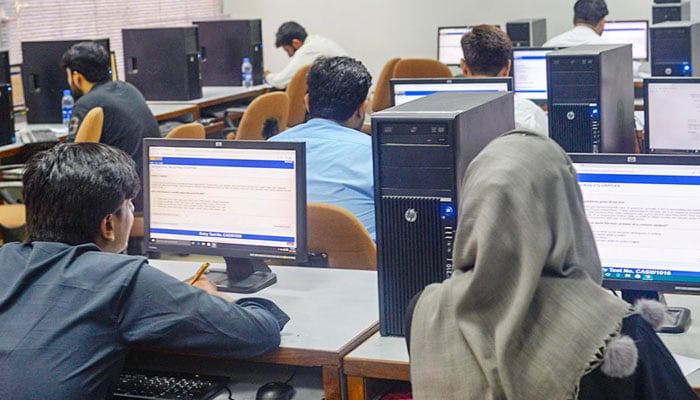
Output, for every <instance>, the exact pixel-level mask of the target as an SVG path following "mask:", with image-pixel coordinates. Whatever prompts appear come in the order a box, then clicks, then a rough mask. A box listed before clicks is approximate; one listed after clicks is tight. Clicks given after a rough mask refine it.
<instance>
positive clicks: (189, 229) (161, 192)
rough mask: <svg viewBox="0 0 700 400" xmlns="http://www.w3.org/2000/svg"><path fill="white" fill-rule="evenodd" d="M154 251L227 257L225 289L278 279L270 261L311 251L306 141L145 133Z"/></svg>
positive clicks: (213, 275) (149, 240)
mask: <svg viewBox="0 0 700 400" xmlns="http://www.w3.org/2000/svg"><path fill="white" fill-rule="evenodd" d="M143 185H144V188H143V191H144V219H145V240H146V245H147V249H148V250H149V251H170V252H175V253H193V254H204V255H213V256H222V257H224V260H225V261H226V271H225V272H224V271H211V270H210V271H211V272H208V273H207V276H208V278H209V279H210V280H211V281H212V282H214V283H215V284H216V285H217V287H218V288H219V290H223V291H229V292H239V293H252V292H256V291H258V290H260V289H262V288H264V287H267V286H269V285H271V284H273V283H275V282H276V277H275V274H273V273H272V272H271V271H270V269H269V267H268V266H267V265H266V264H265V261H264V260H297V261H305V260H306V258H307V254H308V253H307V246H306V161H305V145H304V143H286V142H265V141H238V140H224V141H219V140H185V139H181V140H172V139H146V140H144V177H143Z"/></svg>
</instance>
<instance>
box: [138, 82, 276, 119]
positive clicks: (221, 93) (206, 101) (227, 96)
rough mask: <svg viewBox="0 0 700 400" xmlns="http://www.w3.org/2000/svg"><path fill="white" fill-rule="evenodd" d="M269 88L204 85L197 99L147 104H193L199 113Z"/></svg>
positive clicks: (256, 94) (262, 86) (253, 95)
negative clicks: (200, 95)
mask: <svg viewBox="0 0 700 400" xmlns="http://www.w3.org/2000/svg"><path fill="white" fill-rule="evenodd" d="M269 90H270V86H269V85H256V86H253V87H250V88H244V87H243V86H204V87H202V97H201V98H199V99H192V100H182V101H149V102H148V104H149V106H150V105H163V104H179V105H194V106H197V107H198V108H199V110H200V113H201V111H202V109H205V108H209V107H215V106H219V105H222V104H226V103H233V102H236V101H241V100H245V99H250V98H253V97H257V96H259V95H261V94H263V93H265V92H267V91H269Z"/></svg>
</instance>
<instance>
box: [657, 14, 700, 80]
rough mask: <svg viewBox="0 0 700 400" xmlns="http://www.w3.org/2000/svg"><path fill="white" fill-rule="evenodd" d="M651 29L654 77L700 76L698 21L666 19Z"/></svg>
mask: <svg viewBox="0 0 700 400" xmlns="http://www.w3.org/2000/svg"><path fill="white" fill-rule="evenodd" d="M650 29H651V31H650V41H651V74H652V75H653V76H700V49H698V46H700V22H699V21H675V22H671V21H669V22H663V23H660V24H654V25H652V26H651V28H650Z"/></svg>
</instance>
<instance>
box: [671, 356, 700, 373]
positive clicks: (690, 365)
mask: <svg viewBox="0 0 700 400" xmlns="http://www.w3.org/2000/svg"><path fill="white" fill-rule="evenodd" d="M673 358H675V359H676V363H678V366H679V367H681V371H683V376H688V375H690V374H692V373H693V372H695V371H697V370H699V369H700V360H698V359H697V358H692V357H686V356H682V355H679V354H673Z"/></svg>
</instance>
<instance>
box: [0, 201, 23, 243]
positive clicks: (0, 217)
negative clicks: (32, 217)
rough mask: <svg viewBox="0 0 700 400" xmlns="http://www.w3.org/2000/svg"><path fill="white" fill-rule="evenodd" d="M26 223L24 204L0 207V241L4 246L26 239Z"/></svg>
mask: <svg viewBox="0 0 700 400" xmlns="http://www.w3.org/2000/svg"><path fill="white" fill-rule="evenodd" d="M26 223H27V220H26V210H25V207H24V204H2V205H0V239H2V243H3V244H5V243H9V242H16V241H22V240H24V239H26V236H27V233H26V229H25V225H26Z"/></svg>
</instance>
